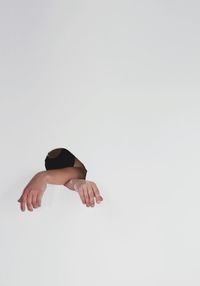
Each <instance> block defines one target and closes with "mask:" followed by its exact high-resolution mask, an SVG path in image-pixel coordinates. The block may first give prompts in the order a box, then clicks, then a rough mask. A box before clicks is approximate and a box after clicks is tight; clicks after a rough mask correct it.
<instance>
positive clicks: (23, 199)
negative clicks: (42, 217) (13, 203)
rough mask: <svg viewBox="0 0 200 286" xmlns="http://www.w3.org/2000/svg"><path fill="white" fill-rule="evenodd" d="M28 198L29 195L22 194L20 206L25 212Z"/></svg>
mask: <svg viewBox="0 0 200 286" xmlns="http://www.w3.org/2000/svg"><path fill="white" fill-rule="evenodd" d="M26 198H27V196H26V195H24V196H22V198H21V199H20V207H21V210H22V211H23V212H24V211H25V210H26Z"/></svg>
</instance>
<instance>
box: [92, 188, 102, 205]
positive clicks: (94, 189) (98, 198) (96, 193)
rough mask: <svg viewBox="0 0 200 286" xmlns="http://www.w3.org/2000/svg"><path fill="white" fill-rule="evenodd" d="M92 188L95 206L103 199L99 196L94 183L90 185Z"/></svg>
mask: <svg viewBox="0 0 200 286" xmlns="http://www.w3.org/2000/svg"><path fill="white" fill-rule="evenodd" d="M92 188H93V191H94V194H95V198H96V202H97V204H99V203H100V202H101V201H103V198H102V196H101V195H100V192H99V189H98V188H97V185H96V184H95V183H93V184H92Z"/></svg>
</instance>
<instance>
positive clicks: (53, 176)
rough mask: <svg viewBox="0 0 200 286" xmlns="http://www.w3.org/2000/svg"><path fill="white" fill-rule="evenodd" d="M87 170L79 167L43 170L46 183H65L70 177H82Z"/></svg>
mask: <svg viewBox="0 0 200 286" xmlns="http://www.w3.org/2000/svg"><path fill="white" fill-rule="evenodd" d="M86 173H87V170H86V169H84V168H81V167H67V168H62V169H55V170H48V171H44V172H43V175H44V176H45V179H46V182H47V184H53V185H66V184H67V183H68V182H69V181H70V180H71V179H84V178H85V177H86Z"/></svg>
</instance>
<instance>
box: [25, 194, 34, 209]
mask: <svg viewBox="0 0 200 286" xmlns="http://www.w3.org/2000/svg"><path fill="white" fill-rule="evenodd" d="M26 205H27V209H28V210H29V211H31V212H32V211H33V206H32V192H29V193H28V196H27V200H26Z"/></svg>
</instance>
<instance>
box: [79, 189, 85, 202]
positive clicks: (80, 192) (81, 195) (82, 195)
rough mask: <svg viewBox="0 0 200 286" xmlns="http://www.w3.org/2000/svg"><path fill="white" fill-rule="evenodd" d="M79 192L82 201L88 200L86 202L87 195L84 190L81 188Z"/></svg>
mask: <svg viewBox="0 0 200 286" xmlns="http://www.w3.org/2000/svg"><path fill="white" fill-rule="evenodd" d="M78 194H79V196H80V198H81V201H82V203H83V204H85V203H86V202H85V196H84V193H83V190H82V189H81V190H80V191H78Z"/></svg>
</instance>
